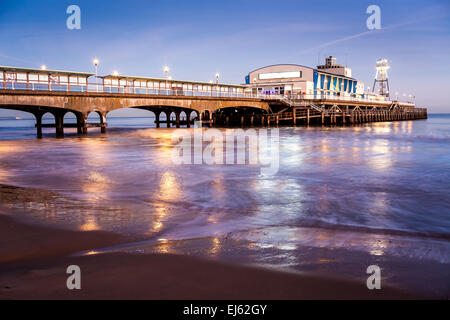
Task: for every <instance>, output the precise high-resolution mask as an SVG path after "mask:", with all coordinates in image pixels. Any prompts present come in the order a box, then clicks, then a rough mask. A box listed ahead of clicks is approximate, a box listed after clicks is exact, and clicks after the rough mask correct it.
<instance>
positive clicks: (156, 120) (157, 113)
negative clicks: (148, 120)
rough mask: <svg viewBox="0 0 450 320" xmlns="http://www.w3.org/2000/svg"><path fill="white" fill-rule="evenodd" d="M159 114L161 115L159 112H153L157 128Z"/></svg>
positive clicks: (158, 125)
mask: <svg viewBox="0 0 450 320" xmlns="http://www.w3.org/2000/svg"><path fill="white" fill-rule="evenodd" d="M160 115H161V112H155V124H156V127H157V128H159V127H160V123H159V116H160Z"/></svg>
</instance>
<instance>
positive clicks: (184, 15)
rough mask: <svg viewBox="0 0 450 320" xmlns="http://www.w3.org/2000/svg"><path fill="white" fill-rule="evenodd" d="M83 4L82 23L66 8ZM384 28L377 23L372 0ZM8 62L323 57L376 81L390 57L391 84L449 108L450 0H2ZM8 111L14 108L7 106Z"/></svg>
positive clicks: (247, 67)
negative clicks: (374, 26) (370, 21)
mask: <svg viewBox="0 0 450 320" xmlns="http://www.w3.org/2000/svg"><path fill="white" fill-rule="evenodd" d="M72 4H76V5H78V6H79V7H80V8H81V30H68V29H67V27H66V20H67V18H68V16H69V15H68V14H67V13H66V9H67V7H68V6H69V5H72ZM372 4H375V5H378V6H380V8H381V26H382V29H381V30H375V31H369V30H368V29H367V27H366V20H367V18H368V17H369V14H367V13H366V9H367V7H368V6H369V5H372ZM0 42H1V44H2V45H1V47H0V65H7V66H21V67H30V68H39V66H40V65H42V64H45V65H47V67H48V68H49V69H56V70H75V71H85V72H94V68H93V65H92V59H93V58H94V57H97V58H98V59H100V66H99V73H100V74H110V73H112V71H113V70H118V71H119V72H120V73H121V74H125V75H140V76H149V77H163V76H164V74H163V66H164V65H168V66H170V68H171V76H172V77H173V78H174V79H182V80H199V81H209V80H212V79H213V78H214V74H215V73H216V72H219V73H220V75H221V82H225V83H233V84H240V83H243V82H244V77H245V76H246V75H247V74H248V72H249V71H251V70H253V69H256V68H259V67H263V66H266V65H271V64H278V63H293V64H300V65H305V66H311V67H315V66H316V65H317V64H318V60H320V63H322V62H323V60H324V57H325V56H328V55H334V56H336V58H337V62H338V63H341V64H347V65H348V66H349V67H351V68H352V69H353V76H354V77H355V78H357V79H359V80H360V81H363V82H364V83H365V85H366V86H371V85H372V82H373V77H374V75H375V62H376V60H377V59H378V58H381V57H383V58H387V59H389V61H390V64H391V70H390V73H389V76H390V85H391V92H392V93H393V92H400V94H403V93H406V94H412V95H415V96H416V102H417V105H418V106H420V107H428V108H429V111H430V112H434V113H435V112H450V104H449V102H448V99H449V98H448V96H449V94H450V90H449V89H450V2H449V1H448V0H411V1H379V0H376V1H346V0H340V1H300V0H295V1H290V0H286V1H282V2H275V1H265V0H258V1H246V0H240V1H234V0H227V1H194V0H192V1H164V0H161V1H148V0H147V1H136V0H134V1H114V2H113V1H102V0H96V1H94V0H88V1H81V0H75V1H63V0H59V1H49V0H39V1H19V0H15V1H5V0H0ZM1 112H2V113H0V116H1V115H3V114H5V113H6V112H7V111H1Z"/></svg>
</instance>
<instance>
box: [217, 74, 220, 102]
mask: <svg viewBox="0 0 450 320" xmlns="http://www.w3.org/2000/svg"><path fill="white" fill-rule="evenodd" d="M219 77H220V74H219V73H218V72H217V73H216V86H217V88H216V90H217V96H219Z"/></svg>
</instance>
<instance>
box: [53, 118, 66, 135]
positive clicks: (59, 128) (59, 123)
mask: <svg viewBox="0 0 450 320" xmlns="http://www.w3.org/2000/svg"><path fill="white" fill-rule="evenodd" d="M53 115H54V117H55V125H56V137H57V138H62V137H64V113H63V112H55V113H54V114H53Z"/></svg>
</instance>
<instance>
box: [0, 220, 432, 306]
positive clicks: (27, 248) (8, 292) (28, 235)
mask: <svg viewBox="0 0 450 320" xmlns="http://www.w3.org/2000/svg"><path fill="white" fill-rule="evenodd" d="M0 232H1V233H2V235H4V236H3V237H2V239H1V240H0V244H1V245H0V250H1V251H0V253H1V254H0V257H1V260H0V299H207V300H210V299H262V300H266V299H275V300H276V299H417V298H425V297H423V296H420V295H414V294H410V293H406V292H402V291H399V290H396V289H392V288H388V287H386V288H383V289H382V290H380V291H376V290H373V291H370V290H368V289H367V288H366V285H365V283H356V282H354V281H351V280H345V279H338V278H330V277H328V276H323V275H320V274H313V273H311V274H307V273H292V272H283V271H275V270H270V269H267V268H259V267H254V266H246V265H240V264H235V263H228V262H222V261H214V260H211V259H206V258H200V257H191V256H188V255H174V254H130V253H106V254H98V255H85V256H73V255H71V254H73V253H77V252H80V251H82V250H83V249H84V250H88V249H96V248H100V247H104V246H106V245H113V244H115V243H118V242H120V241H121V237H120V236H118V235H115V234H111V233H107V232H98V231H94V232H81V231H67V230H59V229H52V228H47V227H41V226H33V225H28V224H24V223H21V222H17V221H16V220H15V219H14V218H11V217H7V216H4V215H0ZM73 264H75V265H79V266H80V268H81V270H82V290H75V291H70V290H68V289H67V288H66V280H67V277H68V275H67V274H66V268H67V267H68V266H69V265H73Z"/></svg>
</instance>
